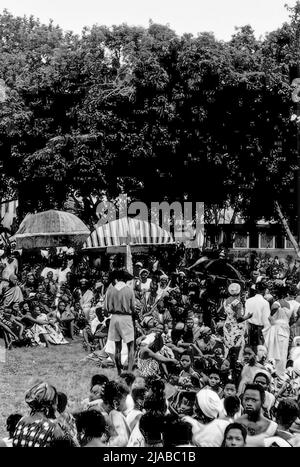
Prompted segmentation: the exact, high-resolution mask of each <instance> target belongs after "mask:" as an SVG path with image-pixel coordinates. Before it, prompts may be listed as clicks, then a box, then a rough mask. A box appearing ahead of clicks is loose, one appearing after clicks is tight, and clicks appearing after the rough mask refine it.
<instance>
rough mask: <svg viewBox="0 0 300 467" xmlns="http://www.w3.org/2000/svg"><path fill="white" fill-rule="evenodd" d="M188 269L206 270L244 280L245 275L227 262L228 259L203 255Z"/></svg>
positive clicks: (228, 277) (210, 272)
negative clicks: (210, 257)
mask: <svg viewBox="0 0 300 467" xmlns="http://www.w3.org/2000/svg"><path fill="white" fill-rule="evenodd" d="M188 269H189V270H191V269H193V270H202V271H206V272H207V273H208V274H212V275H216V276H221V277H226V278H227V279H232V280H237V281H243V277H242V275H241V274H240V272H239V271H238V270H237V269H236V268H235V267H234V266H232V265H231V264H230V263H227V261H225V260H224V259H220V258H218V259H209V258H207V257H202V258H200V259H198V260H197V261H196V263H194V264H193V265H192V266H190V267H189V268H188Z"/></svg>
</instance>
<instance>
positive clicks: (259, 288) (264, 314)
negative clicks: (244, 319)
mask: <svg viewBox="0 0 300 467" xmlns="http://www.w3.org/2000/svg"><path fill="white" fill-rule="evenodd" d="M266 289H267V286H266V284H265V283H264V282H263V281H261V282H257V283H256V286H255V291H256V294H255V296H254V297H251V298H248V299H247V300H246V304H245V311H246V313H245V314H246V315H248V314H251V315H252V316H251V318H249V320H248V336H249V341H248V342H249V345H250V346H251V347H252V348H253V350H254V351H255V353H256V351H257V346H258V345H263V344H264V338H263V333H262V330H263V329H264V328H265V327H268V326H269V325H270V323H269V316H270V314H271V310H270V304H269V302H268V301H267V300H266V299H265V298H264V295H265V292H266Z"/></svg>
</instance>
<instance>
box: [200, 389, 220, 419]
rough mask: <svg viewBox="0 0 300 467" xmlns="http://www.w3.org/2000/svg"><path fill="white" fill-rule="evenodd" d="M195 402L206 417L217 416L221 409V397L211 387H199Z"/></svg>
mask: <svg viewBox="0 0 300 467" xmlns="http://www.w3.org/2000/svg"><path fill="white" fill-rule="evenodd" d="M196 398H197V402H198V405H199V407H200V409H201V410H202V412H203V413H204V415H206V417H208V418H217V417H218V415H219V412H220V411H221V410H222V403H221V399H220V398H219V396H218V394H217V393H216V392H214V391H212V390H211V389H201V390H200V391H199V392H198V393H197V395H196Z"/></svg>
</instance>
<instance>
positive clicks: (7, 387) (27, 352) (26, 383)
mask: <svg viewBox="0 0 300 467" xmlns="http://www.w3.org/2000/svg"><path fill="white" fill-rule="evenodd" d="M86 355H87V353H86V352H85V351H84V350H83V348H82V342H81V339H76V340H75V341H74V342H73V343H72V344H70V345H64V346H60V345H59V346H51V347H50V348H49V349H44V348H41V347H38V348H37V347H34V348H20V349H13V350H10V351H8V352H6V361H5V363H1V361H0V437H1V438H2V437H4V436H7V434H6V431H5V422H6V418H7V417H8V415H10V414H11V413H20V414H27V413H28V406H27V405H26V403H25V401H24V397H25V392H26V390H27V389H29V388H30V386H31V385H32V384H34V382H35V380H36V379H38V378H41V379H43V380H45V381H47V382H49V383H51V384H53V385H54V386H55V387H56V388H57V390H58V391H62V392H65V393H66V394H67V396H68V399H69V408H70V410H71V411H72V410H76V408H77V406H78V403H79V402H80V401H81V400H82V399H83V398H85V397H87V396H88V394H89V384H90V379H91V377H92V375H94V374H96V373H103V374H106V375H107V376H108V377H109V378H110V379H113V377H115V376H116V375H117V372H116V370H115V369H107V370H105V369H101V368H99V367H97V366H96V365H95V364H94V363H93V362H90V361H88V360H87V361H84V362H82V361H81V359H82V358H84V357H85V356H86Z"/></svg>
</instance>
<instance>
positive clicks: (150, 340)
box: [141, 332, 156, 345]
mask: <svg viewBox="0 0 300 467" xmlns="http://www.w3.org/2000/svg"><path fill="white" fill-rule="evenodd" d="M155 337H156V334H155V332H151V333H150V334H148V336H146V337H145V338H144V339H143V340H142V341H141V345H151V344H153V342H154V341H155Z"/></svg>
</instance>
